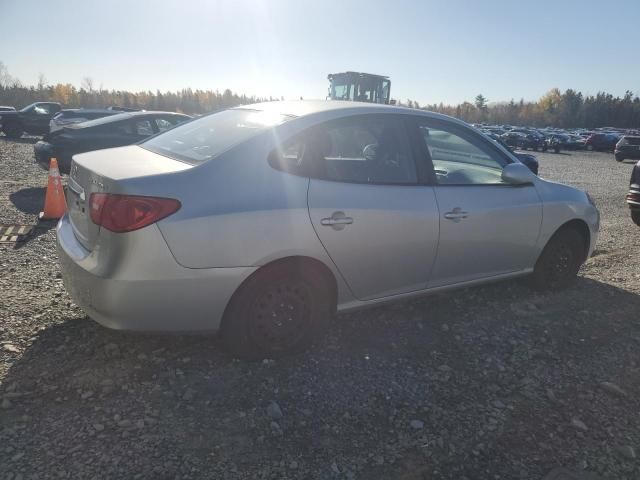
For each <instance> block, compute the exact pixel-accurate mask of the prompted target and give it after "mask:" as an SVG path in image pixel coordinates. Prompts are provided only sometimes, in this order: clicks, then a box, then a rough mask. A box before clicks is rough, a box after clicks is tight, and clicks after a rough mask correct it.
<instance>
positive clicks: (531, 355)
mask: <svg viewBox="0 0 640 480" xmlns="http://www.w3.org/2000/svg"><path fill="white" fill-rule="evenodd" d="M639 309H640V297H639V296H638V295H636V294H633V293H630V292H628V291H625V290H622V289H619V288H616V287H614V286H611V285H609V284H605V283H601V282H598V281H594V280H591V279H585V278H581V279H580V280H579V281H578V283H577V285H576V286H575V287H573V288H571V289H569V290H567V291H563V292H556V293H549V294H544V295H543V294H535V293H532V292H531V291H530V290H528V289H527V288H525V287H524V286H522V285H521V284H520V283H518V282H503V283H500V284H496V285H493V286H486V287H481V288H474V289H465V290H459V291H456V292H454V293H450V294H440V295H434V296H430V297H424V298H421V299H418V300H413V301H409V302H401V303H398V304H395V305H391V306H387V307H382V308H374V309H370V310H363V311H359V312H356V313H353V314H347V315H341V316H340V317H339V318H338V321H337V322H336V323H335V324H333V325H331V328H330V330H329V332H328V334H327V335H326V337H325V338H323V340H322V341H320V342H319V344H318V345H317V346H316V347H314V348H312V349H311V350H310V351H309V352H306V353H303V354H301V355H298V356H294V357H290V358H283V359H279V360H277V361H275V362H274V361H263V362H257V363H248V362H240V361H237V360H234V359H232V358H230V357H229V356H228V355H227V354H225V353H224V352H223V350H222V347H221V345H220V343H219V340H218V339H217V338H216V337H214V336H204V335H194V336H173V335H162V336H161V335H141V334H132V333H124V332H118V331H111V330H108V329H105V328H103V327H101V326H99V325H98V324H96V323H94V322H93V321H91V320H89V319H86V318H71V319H66V320H65V319H60V321H59V322H58V323H54V324H53V325H51V326H48V327H46V328H44V329H43V330H41V331H39V332H36V333H34V337H33V338H32V339H31V341H32V343H31V344H30V345H29V346H28V347H27V348H26V349H25V350H24V351H22V352H21V353H16V354H12V356H11V358H10V359H9V361H11V362H13V363H12V364H11V365H10V367H9V369H8V373H7V375H6V378H4V379H3V382H2V389H3V390H4V393H5V398H8V399H9V403H10V405H9V406H6V405H3V408H4V409H2V410H0V424H2V425H5V426H6V427H7V428H13V427H11V426H12V425H17V424H21V422H23V420H21V419H22V418H25V417H23V416H25V415H28V418H29V421H28V426H27V427H20V428H21V429H20V430H19V431H20V432H21V433H20V434H21V435H23V436H25V435H26V436H27V438H38V439H42V438H44V437H45V436H46V438H47V439H48V442H49V443H48V446H47V447H46V448H45V447H43V446H42V445H40V441H31V442H22V443H23V444H22V445H21V447H20V448H21V450H20V452H21V453H22V456H19V457H13V458H18V460H15V461H12V462H13V463H12V465H14V467H17V466H18V465H19V466H20V467H21V471H22V472H23V473H24V475H25V477H29V476H30V475H31V474H32V473H33V474H35V473H36V472H38V471H41V469H46V468H47V462H48V461H49V460H48V458H49V457H51V458H57V459H61V460H59V461H58V464H62V468H63V469H64V467H65V465H67V466H69V468H72V467H71V465H73V463H74V462H75V459H76V458H83V459H84V460H85V461H87V463H88V464H91V465H92V467H91V468H94V469H95V473H96V474H98V475H100V474H102V475H106V477H109V476H112V477H116V476H119V475H121V474H122V475H124V476H125V477H129V478H133V476H134V475H135V474H136V473H138V472H140V473H144V472H147V473H149V472H150V471H151V470H149V469H150V468H152V465H153V460H149V461H150V462H151V465H150V464H148V463H146V462H147V459H152V458H153V457H155V458H163V459H166V458H169V460H167V461H166V462H165V463H164V466H163V467H162V468H163V469H164V470H162V469H161V470H159V471H158V472H161V473H163V474H165V476H166V478H169V477H170V478H173V477H174V476H176V475H177V473H178V471H179V467H175V468H174V466H173V465H174V464H173V463H172V461H173V460H171V459H176V458H178V459H180V458H183V457H184V458H187V457H188V458H189V462H190V464H191V465H193V466H194V468H198V469H200V470H199V471H201V472H202V471H203V469H204V471H205V472H206V471H209V470H207V469H208V468H214V465H218V464H219V467H220V468H238V469H239V470H240V471H242V472H245V473H247V475H246V478H250V477H251V474H253V475H254V476H256V475H257V474H258V473H259V472H260V468H262V467H261V466H262V465H265V464H268V465H272V464H273V463H274V458H275V459H280V458H282V459H283V461H285V464H286V465H289V462H291V461H294V460H295V461H296V462H298V463H299V464H302V463H304V465H305V468H308V469H311V470H312V471H313V470H314V469H322V471H325V470H326V469H328V466H329V465H331V462H333V461H334V458H335V457H334V456H336V455H339V456H340V457H341V458H345V462H346V461H347V460H346V459H347V458H356V457H360V456H362V457H363V458H367V455H368V453H371V452H373V453H375V452H381V453H380V454H381V455H382V454H384V455H386V453H385V448H386V447H385V445H386V444H387V442H388V441H391V440H393V442H397V441H398V440H397V437H396V433H395V431H396V430H395V429H398V431H401V432H406V433H405V434H402V435H405V437H401V438H404V439H405V440H402V441H404V442H405V443H404V444H403V443H402V442H401V444H402V445H405V444H406V446H405V447H394V448H400V453H402V454H403V455H404V460H403V459H402V458H403V457H398V461H395V460H394V462H386V461H385V462H377V463H376V462H373V461H371V462H368V463H367V462H365V463H364V464H363V465H362V466H361V467H359V468H361V469H360V470H359V472H360V473H359V476H358V478H403V479H407V480H413V479H415V480H418V479H420V478H427V477H428V475H427V474H426V472H427V471H432V462H433V461H436V460H438V459H439V458H440V456H442V458H447V459H448V460H447V463H446V465H448V466H443V465H445V464H440V467H439V469H440V474H443V472H444V473H446V474H447V475H445V476H446V478H478V477H477V476H476V474H477V472H485V473H486V474H487V476H486V477H484V476H483V477H484V478H489V477H491V478H493V475H494V474H495V475H500V476H501V478H516V477H518V475H520V474H521V472H522V470H518V469H521V468H523V465H527V466H528V468H529V469H530V473H532V475H531V476H527V477H526V478H541V477H542V476H543V475H544V473H546V472H547V471H548V470H550V469H551V468H553V467H555V466H556V465H558V464H568V463H569V462H573V461H574V459H573V458H571V455H572V454H573V451H571V450H570V449H568V447H567V446H566V444H565V440H564V436H563V434H562V433H558V431H557V427H558V425H560V424H561V423H562V422H565V423H566V422H567V421H569V420H567V418H568V419H570V418H571V416H570V415H571V413H566V412H562V415H560V414H559V413H558V412H559V411H560V409H562V408H565V407H563V405H565V406H567V408H568V410H570V411H573V410H575V409H577V408H578V406H579V405H581V404H582V403H585V402H586V403H587V404H589V405H590V404H591V403H593V401H594V400H593V398H592V397H584V398H583V396H582V393H580V392H574V391H571V390H570V389H569V388H567V390H566V392H564V393H563V395H565V396H566V397H565V398H564V399H563V402H566V404H560V403H559V404H558V405H556V406H555V407H554V408H555V410H554V411H553V412H552V413H548V412H547V413H545V415H547V416H552V417H551V418H552V420H553V421H552V422H551V426H547V424H546V423H544V422H543V421H542V420H540V417H539V415H540V413H539V412H538V411H537V410H536V408H537V407H536V405H537V403H536V402H541V403H542V404H544V402H546V401H548V400H546V396H545V393H544V392H545V387H547V385H546V383H547V382H549V381H550V380H549V378H550V377H549V376H550V375H556V374H557V376H558V378H559V379H561V381H562V382H564V383H565V384H566V383H567V382H569V379H570V378H572V376H574V377H576V378H579V379H580V380H579V381H580V382H582V381H585V380H584V378H587V379H588V381H595V382H597V381H603V380H607V378H603V377H602V373H601V372H600V371H594V370H593V369H591V370H589V367H590V366H593V365H594V361H595V362H596V363H595V365H600V363H599V362H600V359H601V358H605V357H606V358H608V357H607V355H610V354H619V355H620V356H621V358H620V361H621V362H622V363H621V365H624V362H625V361H626V360H624V359H623V358H622V355H623V354H625V355H626V354H630V355H635V352H636V350H637V343H636V342H635V341H634V338H638V339H640V326H638V324H636V323H633V322H631V321H630V319H633V318H637V312H638V311H639ZM47 315H53V316H54V315H55V312H53V311H51V312H50V313H48V314H47ZM534 347H535V348H534ZM496 365H497V366H499V367H500V368H497V367H496ZM598 368H600V367H598ZM602 368H605V367H604V365H603V366H602ZM620 368H623V367H620ZM563 369H564V370H563ZM581 369H585V371H583V370H581ZM556 372H557V373H556ZM608 375H609V376H610V377H609V378H613V377H616V376H623V375H624V372H622V371H620V372H617V371H610V372H608ZM559 381H560V380H559ZM554 388H555V387H554ZM625 388H627V389H628V391H629V393H630V394H631V395H632V396H633V397H634V398H637V397H638V394H639V393H640V392H637V391H636V392H634V391H633V389H632V388H630V387H629V386H626V387H625ZM0 393H2V392H0ZM524 393H526V394H527V395H526V396H523V395H524ZM7 394H8V395H7ZM558 395H560V394H559V393H558ZM572 395H573V397H572ZM498 398H499V399H501V400H500V402H501V403H505V404H509V405H516V408H515V410H512V411H509V410H505V411H504V412H502V410H500V409H502V408H503V407H502V406H499V407H498V408H497V410H496V409H495V408H494V407H490V408H494V410H496V411H495V412H493V413H491V415H493V416H494V417H495V418H496V419H497V420H496V419H494V420H491V421H494V422H495V423H494V424H491V425H493V427H491V428H489V429H487V427H485V426H484V424H481V425H480V424H476V422H480V421H483V420H482V419H483V418H484V419H485V420H484V421H485V422H486V421H487V420H486V417H487V415H488V414H487V411H486V408H487V405H489V406H490V405H492V404H493V403H495V401H496V399H498ZM273 399H277V401H278V402H279V404H280V406H281V407H282V409H283V411H284V416H283V417H282V418H280V417H279V416H278V415H276V416H275V417H277V418H276V422H274V421H273V418H269V416H268V415H267V414H266V413H265V408H266V406H267V405H268V404H269V402H270V401H271V400H273ZM531 399H534V400H535V402H533V400H531ZM521 401H522V402H529V401H532V402H533V403H532V406H529V405H528V404H527V410H526V411H524V413H521V411H520V410H519V409H518V407H517V405H518V402H521ZM590 402H591V403H590ZM5 407H6V408H5ZM623 407H624V405H623ZM625 408H627V407H625ZM572 409H573V410H572ZM492 411H493V410H492ZM629 411H635V410H633V409H631V410H629ZM497 412H502V413H497ZM505 412H506V413H505ZM556 414H557V415H558V419H556V418H555V416H556ZM519 415H520V417H519ZM275 417H274V418H275ZM565 417H566V418H565ZM413 418H422V419H423V420H424V421H425V427H424V431H422V428H423V427H422V426H419V427H415V428H416V430H411V428H409V427H407V425H409V421H410V420H412V419H413ZM545 418H546V417H545ZM521 421H522V422H529V423H528V424H525V425H521V424H520V423H519V422H521ZM510 422H511V423H510ZM585 422H587V423H588V424H589V428H590V432H591V430H593V431H597V432H598V434H597V435H595V434H594V440H593V442H595V443H594V444H593V448H596V449H601V437H606V434H605V433H602V435H601V436H600V437H598V435H600V433H601V432H600V431H599V430H597V428H598V423H597V422H596V421H595V420H593V421H591V420H589V419H585ZM274 423H275V426H274ZM427 423H428V424H429V425H428V427H427V425H426V424H427ZM480 428H484V429H485V437H484V438H483V439H482V441H481V443H482V446H481V447H477V446H476V445H475V444H477V443H478V442H479V441H478V440H474V435H475V434H476V432H477V429H480ZM283 430H284V433H283ZM443 431H445V432H447V433H446V434H442V433H441V432H443ZM392 432H393V433H392ZM0 433H2V432H0ZM569 433H570V434H571V435H572V437H571V438H573V435H574V434H573V432H572V431H570V432H569ZM420 435H422V437H421V436H420ZM532 436H536V437H537V438H544V439H546V440H545V442H546V444H545V445H547V447H545V450H541V447H538V446H536V444H535V442H534V443H533V444H531V441H530V437H532ZM413 437H416V439H417V440H411V441H409V440H408V439H409V438H413ZM0 438H1V435H0ZM150 439H151V440H150ZM416 442H417V443H416ZM449 442H451V445H453V443H454V442H455V444H456V446H455V450H452V449H450V448H449V447H448V446H447V445H448V443H449ZM590 442H591V437H589V436H586V438H584V439H583V441H582V442H581V444H580V445H581V447H580V448H584V449H587V450H588V449H589V448H591V446H592V445H591V443H590ZM7 444H9V443H7ZM394 445H395V444H394ZM43 448H45V450H46V451H47V455H42V454H41V451H42V449H43ZM402 448H404V449H405V450H404V451H403V450H402ZM474 448H475V449H476V450H477V448H481V450H480V453H479V454H473V455H472V454H471V450H472V449H474ZM425 449H427V450H428V452H429V454H428V455H425V454H424V452H426V451H427V450H425ZM482 449H484V450H482ZM69 451H71V452H72V453H69ZM484 451H486V452H490V454H486V455H485V454H484V453H482V452H484ZM338 452H339V453H338ZM76 454H77V456H76ZM5 455H7V454H5V453H1V452H0V465H2V463H3V461H2V460H3V456H5ZM11 455H13V454H11ZM11 455H9V457H10V456H11ZM72 455H73V458H72ZM114 456H115V457H116V458H118V459H119V460H118V462H120V465H124V466H125V467H126V466H127V465H128V467H127V468H128V470H126V471H124V472H122V471H121V470H118V468H120V467H119V466H118V465H119V464H118V462H115V466H114V465H113V463H112V461H111V458H112V457H114ZM534 456H535V458H536V461H535V462H533V461H532V458H534ZM567 456H568V457H569V458H567ZM6 458H8V457H6V456H5V459H6ZM392 458H393V457H392ZM514 458H516V459H518V460H519V461H520V463H519V464H518V465H520V466H519V467H512V466H511V465H512V464H513V463H514V462H513V459H514ZM276 464H277V462H276ZM498 465H500V466H498ZM85 468H89V467H86V466H85ZM215 468H218V467H215ZM443 468H445V469H450V470H445V471H443V470H442V469H443ZM103 469H104V470H103ZM110 469H115V470H110ZM1 470H2V468H1V467H0V471H1ZM44 471H47V470H44ZM316 471H319V470H316ZM158 472H156V473H158ZM85 473H87V475H88V476H89V477H90V476H91V475H89V472H85ZM249 473H250V474H249ZM489 473H491V474H492V475H489ZM448 474H451V475H448ZM145 475H146V474H145ZM149 475H150V474H149ZM465 476H466V477H465ZM151 477H152V476H150V477H149V478H151ZM141 478H147V477H146V476H144V475H143V477H141ZM156 478H159V477H158V475H156ZM162 478H165V477H164V476H163V477H162ZM198 478H200V477H198ZM202 478H216V477H215V476H209V477H207V476H206V475H204V474H203V477H202ZM218 478H222V477H218ZM225 478H227V477H225ZM229 478H231V477H229ZM256 478H257V477H256ZM261 478H262V477H261ZM269 478H271V477H269ZM274 478H275V477H274ZM278 478H285V477H278ZM287 478H289V477H287ZM308 478H311V477H308ZM313 478H320V477H319V476H318V477H315V476H314V477H313ZM322 478H328V477H322ZM429 478H431V477H429ZM434 478H435V477H434ZM437 478H441V477H437ZM442 478H444V477H442ZM518 478H520V477H518Z"/></svg>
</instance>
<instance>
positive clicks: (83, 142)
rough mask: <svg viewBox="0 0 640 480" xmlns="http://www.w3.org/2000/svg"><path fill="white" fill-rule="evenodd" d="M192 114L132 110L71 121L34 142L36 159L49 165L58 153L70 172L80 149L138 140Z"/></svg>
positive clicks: (105, 146) (107, 146)
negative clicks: (72, 161) (80, 121)
mask: <svg viewBox="0 0 640 480" xmlns="http://www.w3.org/2000/svg"><path fill="white" fill-rule="evenodd" d="M190 118H191V117H189V116H188V115H182V114H180V113H172V112H131V113H117V114H114V115H111V116H108V117H102V118H98V119H97V120H89V121H87V122H82V123H76V124H72V125H67V126H65V127H63V128H62V129H60V130H56V131H55V132H53V133H50V134H48V135H45V136H44V138H43V139H42V140H41V141H39V142H38V143H36V144H35V145H34V152H35V156H36V161H37V162H38V163H40V165H42V166H43V167H44V168H48V167H49V161H50V159H51V157H56V159H57V160H58V166H59V168H60V171H62V172H68V171H69V167H70V165H71V157H72V156H73V155H75V154H77V153H82V152H88V151H91V150H100V149H103V148H111V147H120V146H123V145H131V144H133V143H138V142H140V141H142V140H144V139H146V138H148V137H150V136H152V135H155V134H156V133H159V132H162V131H164V130H167V129H169V128H172V127H174V126H175V125H177V124H179V123H182V122H184V121H186V120H189V119H190Z"/></svg>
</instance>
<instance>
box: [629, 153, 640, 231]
mask: <svg viewBox="0 0 640 480" xmlns="http://www.w3.org/2000/svg"><path fill="white" fill-rule="evenodd" d="M626 200H627V205H629V210H630V211H631V220H633V223H635V224H636V225H638V226H639V227H640V162H638V163H636V164H635V165H634V166H633V170H632V171H631V181H630V182H629V193H627V197H626Z"/></svg>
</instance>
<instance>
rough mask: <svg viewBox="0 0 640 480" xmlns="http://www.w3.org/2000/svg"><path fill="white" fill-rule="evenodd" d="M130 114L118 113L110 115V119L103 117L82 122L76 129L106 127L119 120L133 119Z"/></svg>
mask: <svg viewBox="0 0 640 480" xmlns="http://www.w3.org/2000/svg"><path fill="white" fill-rule="evenodd" d="M131 116H132V115H131V114H130V113H118V114H116V115H109V116H108V117H101V118H97V119H95V120H89V121H88V122H82V123H81V124H78V125H76V126H75V127H74V128H88V127H95V126H96V125H104V124H105V123H112V122H117V121H119V120H125V119H127V118H131Z"/></svg>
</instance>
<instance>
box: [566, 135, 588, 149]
mask: <svg viewBox="0 0 640 480" xmlns="http://www.w3.org/2000/svg"><path fill="white" fill-rule="evenodd" d="M584 142H585V139H584V138H583V137H581V136H580V135H576V134H572V133H571V134H567V141H566V143H565V145H566V148H567V149H568V150H583V149H584Z"/></svg>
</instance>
